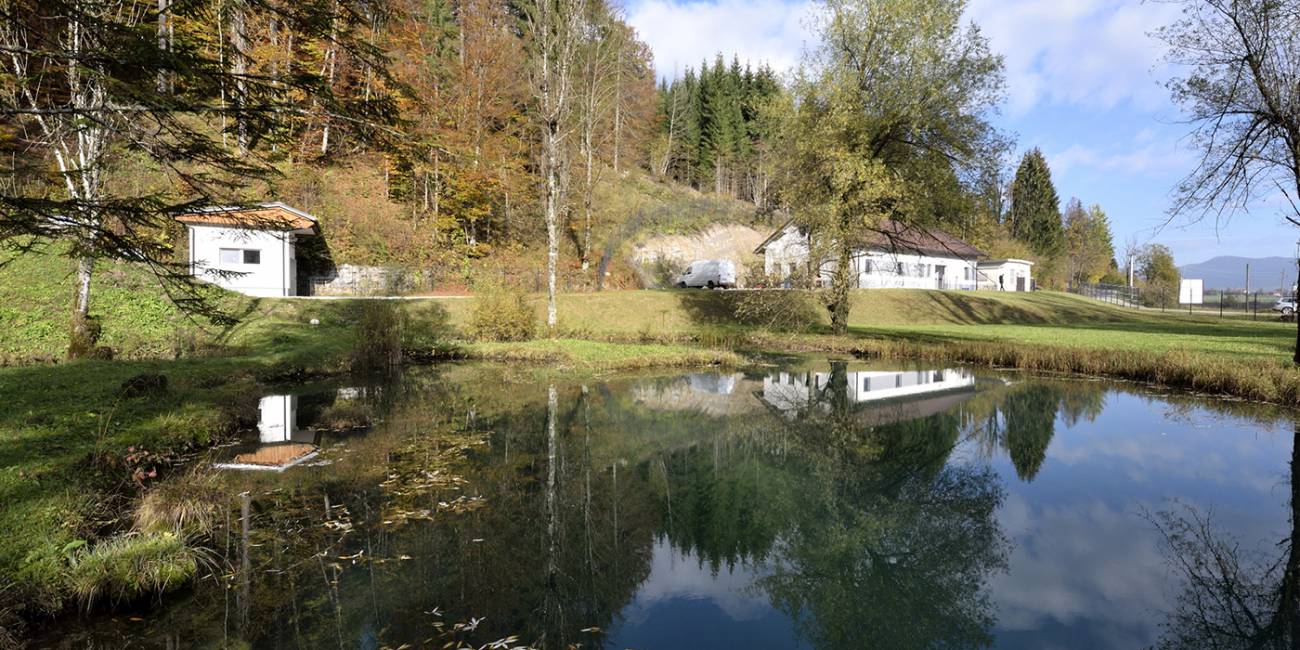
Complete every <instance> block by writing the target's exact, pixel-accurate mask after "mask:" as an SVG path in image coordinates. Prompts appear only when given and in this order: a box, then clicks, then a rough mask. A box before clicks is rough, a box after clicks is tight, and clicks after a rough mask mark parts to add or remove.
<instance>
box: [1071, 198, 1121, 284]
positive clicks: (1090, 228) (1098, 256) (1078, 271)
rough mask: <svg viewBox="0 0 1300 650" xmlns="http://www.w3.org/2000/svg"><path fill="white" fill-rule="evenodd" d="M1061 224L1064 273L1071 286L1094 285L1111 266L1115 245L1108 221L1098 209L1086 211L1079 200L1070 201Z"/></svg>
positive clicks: (1097, 206) (1099, 207)
mask: <svg viewBox="0 0 1300 650" xmlns="http://www.w3.org/2000/svg"><path fill="white" fill-rule="evenodd" d="M1062 218H1063V220H1064V222H1065V261H1066V272H1067V273H1068V275H1069V280H1070V283H1071V284H1080V283H1086V282H1096V281H1098V280H1100V279H1101V277H1102V276H1103V275H1106V273H1107V272H1109V271H1110V270H1111V268H1112V266H1113V265H1114V264H1115V244H1114V242H1113V241H1112V237H1111V233H1110V220H1109V219H1108V218H1107V217H1106V213H1105V212H1104V211H1102V209H1101V206H1100V205H1097V204H1093V206H1092V207H1091V208H1088V209H1087V210H1084V209H1083V203H1081V202H1080V201H1079V199H1070V201H1069V203H1067V204H1066V206H1065V214H1064V215H1063V217H1062Z"/></svg>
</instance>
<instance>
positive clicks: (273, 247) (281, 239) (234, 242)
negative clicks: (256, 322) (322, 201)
mask: <svg viewBox="0 0 1300 650" xmlns="http://www.w3.org/2000/svg"><path fill="white" fill-rule="evenodd" d="M176 220H177V221H179V222H181V223H183V224H185V226H186V230H187V231H188V232H187V234H188V237H189V240H188V241H189V266H190V273H191V274H192V275H193V276H194V277H196V278H200V279H202V280H204V281H207V282H211V283H212V284H216V285H219V286H222V287H225V288H227V289H230V290H231V291H238V292H240V293H243V294H246V295H250V296H296V295H298V256H297V253H296V251H295V245H296V243H297V241H298V238H300V237H308V236H312V235H315V234H317V232H318V231H317V227H316V217H313V216H312V215H310V214H307V213H306V212H303V211H302V210H299V209H297V208H293V207H290V206H288V205H285V204H283V203H278V202H277V203H262V204H259V205H252V206H239V207H231V206H221V207H211V208H204V209H202V210H196V211H194V212H190V213H186V214H181V215H178V216H177V217H176Z"/></svg>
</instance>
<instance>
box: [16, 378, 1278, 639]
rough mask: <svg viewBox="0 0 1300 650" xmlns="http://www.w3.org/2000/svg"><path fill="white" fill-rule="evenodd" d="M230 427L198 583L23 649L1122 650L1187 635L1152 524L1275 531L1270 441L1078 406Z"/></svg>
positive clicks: (1206, 404)
mask: <svg viewBox="0 0 1300 650" xmlns="http://www.w3.org/2000/svg"><path fill="white" fill-rule="evenodd" d="M258 419H259V424H258V430H257V431H256V432H255V433H253V434H251V435H250V437H249V440H248V441H246V442H245V443H244V444H242V445H240V446H237V447H233V448H229V449H224V450H221V451H220V452H219V453H218V454H217V455H216V457H214V458H213V459H212V461H211V465H212V468H213V469H212V471H214V472H218V473H220V480H221V482H222V485H223V488H224V491H225V493H226V494H227V495H228V502H227V503H225V504H223V507H224V512H225V522H226V523H225V525H224V526H222V528H221V529H220V530H219V531H218V532H217V535H216V537H217V545H218V549H217V552H216V554H215V555H216V556H215V557H214V565H216V566H217V568H218V571H217V573H218V574H219V575H218V576H216V577H213V578H208V579H206V580H203V581H201V582H200V583H199V584H198V585H197V586H196V587H195V588H194V589H193V590H192V591H189V592H187V593H183V594H179V595H174V596H170V597H168V598H167V599H166V600H165V604H164V605H163V606H161V607H158V608H155V609H153V610H150V611H148V612H147V613H141V612H136V613H132V612H118V613H115V614H113V615H101V616H95V617H88V618H86V619H84V620H80V621H73V622H69V623H68V624H67V625H65V626H61V629H59V630H57V631H55V632H54V633H53V635H52V636H51V637H49V638H47V639H44V640H42V641H41V642H40V643H39V644H38V645H39V646H40V647H66V648H85V647H96V648H101V647H168V648H170V647H222V646H227V647H245V646H247V647H256V648H333V647H337V648H363V649H368V648H384V647H389V648H398V647H403V646H404V644H409V646H406V647H421V646H427V647H443V644H445V643H448V642H457V643H461V644H464V645H465V646H466V647H475V648H478V647H483V646H484V645H486V644H491V643H492V642H494V641H496V640H500V639H506V641H505V642H503V645H502V647H510V646H514V645H532V646H535V647H554V648H561V647H569V646H571V645H575V644H581V647H605V648H641V649H652V648H862V647H879V648H927V647H940V646H955V647H990V646H991V647H998V648H1040V647H1055V648H1096V647H1117V648H1133V647H1143V646H1147V645H1150V644H1153V643H1156V642H1157V641H1159V640H1160V639H1161V638H1162V637H1164V638H1170V635H1171V634H1172V632H1171V630H1173V631H1178V630H1181V631H1183V632H1184V633H1187V632H1188V629H1187V628H1186V626H1184V625H1180V624H1179V623H1178V619H1175V618H1173V617H1174V616H1175V615H1176V614H1178V613H1179V612H1184V613H1185V612H1186V609H1187V607H1186V603H1187V602H1188V596H1189V595H1192V596H1194V595H1196V592H1195V591H1194V589H1195V588H1194V587H1190V586H1189V585H1188V583H1187V581H1186V579H1185V574H1184V573H1183V572H1182V571H1181V570H1180V569H1179V567H1180V561H1181V560H1183V559H1186V558H1188V557H1192V556H1195V555H1196V554H1197V553H1199V552H1200V551H1202V550H1204V548H1205V545H1204V544H1201V545H1200V546H1199V547H1198V546H1197V544H1196V542H1208V541H1209V540H1210V537H1209V536H1208V535H1207V536H1206V537H1205V538H1204V539H1201V538H1196V539H1194V540H1193V543H1192V544H1189V545H1182V546H1180V545H1178V544H1174V545H1171V544H1170V543H1169V537H1168V535H1166V534H1164V533H1169V532H1170V531H1175V532H1176V530H1177V529H1176V526H1177V525H1178V522H1180V521H1181V522H1185V523H1186V522H1190V523H1196V522H1200V521H1204V520H1205V518H1207V517H1208V519H1209V526H1208V527H1207V529H1208V530H1211V531H1212V532H1213V535H1215V536H1220V537H1217V539H1232V540H1235V542H1236V544H1237V548H1239V549H1241V553H1242V555H1243V557H1245V558H1246V560H1249V562H1247V561H1246V560H1243V562H1245V563H1246V564H1247V565H1249V566H1261V567H1267V566H1270V565H1271V564H1273V563H1276V562H1277V561H1278V560H1279V559H1280V558H1281V556H1282V554H1283V553H1284V551H1283V550H1281V549H1282V547H1281V546H1279V542H1280V541H1282V540H1284V539H1286V538H1287V536H1288V534H1289V526H1290V518H1289V510H1288V509H1289V507H1290V473H1289V469H1288V462H1289V461H1290V459H1291V454H1292V442H1293V438H1294V435H1295V434H1294V426H1293V425H1292V423H1291V422H1290V421H1289V420H1284V419H1281V418H1279V417H1278V416H1277V415H1276V414H1270V413H1265V412H1261V411H1258V410H1255V409H1252V407H1248V406H1245V405H1241V404H1233V403H1225V402H1215V401H1206V400H1200V399H1195V398H1190V397H1184V396H1175V395H1163V394H1155V393H1152V392H1150V391H1148V390H1147V389H1143V388H1140V387H1135V386H1120V385H1114V384H1108V383H1101V382H1087V381H1067V380H1052V379H1042V378H1033V377H1028V376H1024V375H1016V374H1005V375H1004V374H995V373H988V372H983V371H979V372H977V371H973V370H969V369H964V368H930V367H899V366H892V367H888V366H873V365H864V364H859V363H844V362H828V361H824V360H817V361H793V362H790V363H789V364H788V365H786V366H782V367H771V368H761V369H756V370H750V371H746V372H736V373H729V372H724V373H716V372H706V373H691V374H668V375H650V376H617V377H608V378H602V379H588V380H585V381H572V382H568V381H565V380H562V379H560V380H554V381H549V380H548V381H537V380H536V379H534V378H531V376H529V375H527V374H520V373H518V372H516V371H512V370H511V369H508V368H503V367H500V366H485V365H466V366H447V367H443V368H439V369H428V370H417V371H410V372H408V373H406V374H405V375H404V376H402V377H400V378H396V379H393V380H390V381H385V382H379V383H373V382H372V383H362V384H360V385H314V386H299V387H286V388H285V389H284V390H283V391H281V393H280V394H278V395H268V396H266V397H265V398H263V399H262V400H261V401H260V403H259V405H258ZM1162 513H1168V515H1170V516H1172V517H1173V518H1170V517H1169V516H1166V514H1162ZM1161 525H1163V526H1164V529H1163V530H1164V533H1162V528H1161V527H1160V526H1161ZM1171 527H1175V528H1171ZM1268 579H1270V576H1269V575H1262V577H1261V578H1260V580H1261V581H1267V580H1268ZM1265 591H1267V589H1265ZM1201 595H1205V594H1201ZM1194 602H1205V600H1204V599H1200V600H1195V601H1194ZM133 619H134V620H133ZM1171 625H1172V627H1171Z"/></svg>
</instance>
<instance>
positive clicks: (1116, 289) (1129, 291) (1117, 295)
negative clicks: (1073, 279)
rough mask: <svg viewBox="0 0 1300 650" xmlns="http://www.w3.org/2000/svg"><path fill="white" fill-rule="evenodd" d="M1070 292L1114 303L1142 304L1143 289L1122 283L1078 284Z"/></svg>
mask: <svg viewBox="0 0 1300 650" xmlns="http://www.w3.org/2000/svg"><path fill="white" fill-rule="evenodd" d="M1070 292H1071V293H1077V294H1079V295H1081V296H1087V297H1089V298H1094V299H1096V300H1101V301H1103V302H1108V303H1110V304H1112V305H1123V306H1125V307H1141V306H1142V290H1141V289H1138V288H1137V287H1127V286H1124V285H1122V284H1076V285H1074V286H1072V287H1070Z"/></svg>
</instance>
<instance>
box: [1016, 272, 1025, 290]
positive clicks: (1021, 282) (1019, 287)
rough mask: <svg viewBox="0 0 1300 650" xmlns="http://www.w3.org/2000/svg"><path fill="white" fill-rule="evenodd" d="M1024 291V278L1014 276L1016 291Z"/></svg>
mask: <svg viewBox="0 0 1300 650" xmlns="http://www.w3.org/2000/svg"><path fill="white" fill-rule="evenodd" d="M1024 290H1025V276H1023V275H1020V276H1016V291H1024Z"/></svg>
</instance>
